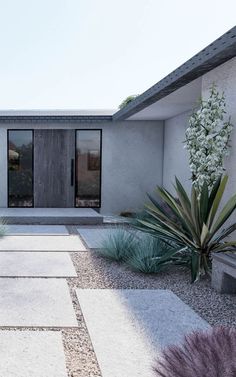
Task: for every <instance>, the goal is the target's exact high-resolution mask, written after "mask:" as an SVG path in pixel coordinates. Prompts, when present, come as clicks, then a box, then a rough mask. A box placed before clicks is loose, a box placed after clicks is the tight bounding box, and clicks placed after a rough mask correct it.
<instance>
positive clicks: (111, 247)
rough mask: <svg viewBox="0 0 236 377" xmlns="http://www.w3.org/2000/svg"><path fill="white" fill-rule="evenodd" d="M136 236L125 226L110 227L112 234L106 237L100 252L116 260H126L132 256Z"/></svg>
mask: <svg viewBox="0 0 236 377" xmlns="http://www.w3.org/2000/svg"><path fill="white" fill-rule="evenodd" d="M134 243H135V236H134V235H133V234H132V233H130V232H129V231H127V230H125V229H124V228H123V227H116V228H111V229H110V234H109V235H108V237H107V238H104V240H103V241H102V244H101V248H100V249H99V250H98V252H99V254H100V255H102V256H103V257H105V258H108V259H113V260H116V261H125V260H127V259H128V258H130V256H131V254H132V252H133V250H134Z"/></svg>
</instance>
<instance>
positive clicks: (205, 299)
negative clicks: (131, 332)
mask: <svg viewBox="0 0 236 377" xmlns="http://www.w3.org/2000/svg"><path fill="white" fill-rule="evenodd" d="M68 228H69V227H68ZM69 231H70V234H78V233H77V231H76V227H70V228H69ZM85 246H86V245H85ZM70 256H71V259H72V261H73V263H74V266H75V268H76V271H77V274H78V277H76V278H68V279H67V282H68V285H69V288H70V294H71V298H72V302H73V306H74V309H75V312H76V316H77V320H78V328H76V329H74V328H73V329H61V328H52V329H50V328H40V329H39V328H2V329H1V330H12V331H15V330H18V331H25V330H30V331H48V330H52V331H61V333H62V338H63V344H64V350H65V357H66V365H67V370H68V377H102V376H101V372H100V369H99V366H98V363H97V359H96V355H95V353H94V350H93V346H92V343H91V340H90V337H89V334H88V331H87V327H86V324H85V321H84V318H83V315H82V313H81V309H80V306H79V303H78V300H77V296H76V293H75V290H76V288H91V289H98V288H110V289H122V288H123V289H129V288H132V289H170V290H172V291H173V292H174V293H175V294H176V295H177V296H179V297H180V298H181V299H182V300H183V301H184V302H185V303H186V304H188V305H189V306H190V307H192V308H193V309H194V310H195V311H196V312H197V313H199V314H200V315H201V316H202V318H204V319H205V320H206V321H208V322H209V324H211V325H212V326H214V325H220V324H223V325H230V326H236V295H226V294H222V295H220V294H218V293H217V292H215V291H214V290H212V289H211V286H210V280H209V278H206V279H203V280H201V281H200V282H198V283H195V284H190V273H189V271H188V270H186V269H185V268H175V267H172V268H171V269H169V270H166V271H165V272H162V273H159V274H158V275H144V274H141V273H137V272H133V271H131V270H130V269H129V268H128V267H126V266H125V265H124V264H120V263H117V262H112V261H109V260H106V259H104V258H102V257H101V256H99V255H98V253H96V251H85V252H76V253H70ZM62 310H63V308H62ZM111 377H112V376H111Z"/></svg>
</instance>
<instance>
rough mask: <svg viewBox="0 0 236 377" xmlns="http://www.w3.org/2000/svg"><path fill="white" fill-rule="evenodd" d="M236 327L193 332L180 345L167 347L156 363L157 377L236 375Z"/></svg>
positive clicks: (230, 376)
mask: <svg viewBox="0 0 236 377" xmlns="http://www.w3.org/2000/svg"><path fill="white" fill-rule="evenodd" d="M235 355H236V329H235V328H227V327H218V328H214V329H212V330H210V331H206V332H204V331H201V332H194V333H192V334H190V335H188V336H186V337H185V340H184V342H183V344H182V345H180V346H171V347H168V348H167V349H166V350H164V352H163V357H162V358H161V360H158V361H157V362H156V365H155V367H154V372H155V375H156V376H157V377H204V376H207V377H217V376H219V377H233V376H236V357H235Z"/></svg>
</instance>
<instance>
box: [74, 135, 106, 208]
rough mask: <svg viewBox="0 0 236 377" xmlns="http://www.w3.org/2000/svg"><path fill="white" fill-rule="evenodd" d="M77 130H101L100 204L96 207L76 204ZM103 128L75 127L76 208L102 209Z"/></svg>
mask: <svg viewBox="0 0 236 377" xmlns="http://www.w3.org/2000/svg"><path fill="white" fill-rule="evenodd" d="M77 131H99V132H100V144H99V147H100V172H99V205H98V206H96V207H87V206H76V193H77V187H78V186H77V176H76V171H77V166H76V163H77V159H76V155H77ZM102 131H103V130H102V129H101V128H76V129H75V195H74V207H75V208H94V209H100V208H101V206H102Z"/></svg>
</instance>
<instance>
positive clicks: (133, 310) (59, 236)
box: [0, 225, 208, 377]
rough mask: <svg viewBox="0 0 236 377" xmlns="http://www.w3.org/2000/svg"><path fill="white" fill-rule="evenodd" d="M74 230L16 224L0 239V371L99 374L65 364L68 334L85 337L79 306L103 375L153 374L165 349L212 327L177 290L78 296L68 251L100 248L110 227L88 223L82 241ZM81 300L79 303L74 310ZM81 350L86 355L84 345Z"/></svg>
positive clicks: (47, 376) (42, 375) (82, 292)
mask: <svg viewBox="0 0 236 377" xmlns="http://www.w3.org/2000/svg"><path fill="white" fill-rule="evenodd" d="M72 230H73V229H72V228H71V227H68V228H67V227H64V226H26V225H19V226H16V225H11V226H8V228H7V236H6V237H5V238H3V239H0V308H1V310H0V376H2V377H68V376H69V377H72V376H73V377H90V375H91V376H95V375H93V374H90V373H89V376H88V375H84V374H83V371H82V370H81V371H80V372H78V373H76V374H71V371H70V370H68V368H66V360H65V349H64V348H63V342H62V333H63V332H65V331H70V332H72V334H73V332H74V334H75V335H74V336H75V337H76V336H79V335H77V334H80V331H82V328H81V323H79V322H78V320H77V318H78V317H76V313H77V311H78V310H80V307H81V309H82V313H83V316H84V319H85V321H86V325H87V329H88V332H89V335H90V338H91V341H92V345H93V348H94V350H95V352H96V356H97V360H98V363H99V366H100V369H101V375H102V376H103V377H111V376H112V377H125V376H130V377H138V376H144V375H145V376H147V377H149V376H150V377H151V363H152V360H153V356H154V355H155V356H156V354H157V352H158V351H159V348H161V347H162V346H163V345H166V344H169V343H172V342H179V340H180V339H181V337H182V336H183V335H184V333H185V332H186V331H189V330H191V329H195V328H207V327H208V325H207V323H206V322H205V321H203V320H202V319H201V318H200V317H199V316H197V315H196V313H194V312H193V310H191V309H190V308H189V307H188V306H186V305H185V304H184V303H183V302H182V301H181V300H180V299H178V298H177V296H176V295H174V294H173V293H171V292H170V291H160V290H152V291H149V290H146V291H145V290H138V289H137V290H112V289H109V290H107V289H103V290H100V289H94V290H91V289H89V290H86V289H77V290H76V291H75V290H74V292H73V293H71V288H70V289H69V286H68V282H67V280H66V279H67V278H73V277H76V276H77V275H76V271H75V268H74V265H73V263H72V260H71V257H70V254H69V251H73V252H76V253H77V255H82V254H84V253H83V252H84V251H86V250H87V251H88V249H86V247H85V244H87V245H90V246H91V247H93V245H94V244H95V242H96V240H95V238H98V239H101V237H103V236H104V235H105V234H107V229H103V228H100V229H98V228H93V229H92V228H91V229H89V232H88V229H87V228H86V227H81V228H78V229H77V231H79V232H80V234H81V235H82V236H84V237H85V239H84V240H83V239H82V238H80V236H79V234H76V231H74V232H72ZM72 233H74V234H72ZM84 242H85V243H84ZM81 252H82V253H81ZM75 293H77V298H75V297H76V295H75ZM76 300H78V303H79V304H80V307H77V309H76V313H75V310H74V309H75V305H76ZM72 338H73V336H72ZM155 342H157V343H155ZM69 348H70V347H69ZM67 352H68V350H67ZM78 352H82V354H83V349H82V350H81V349H80V350H78ZM73 355H74V357H76V354H74V353H73ZM83 357H88V356H87V355H84V356H83ZM137 358H138V359H139V360H140V363H137V362H136V360H137ZM141 360H142V361H141ZM98 376H100V374H99V375H98V374H96V377H98Z"/></svg>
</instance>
